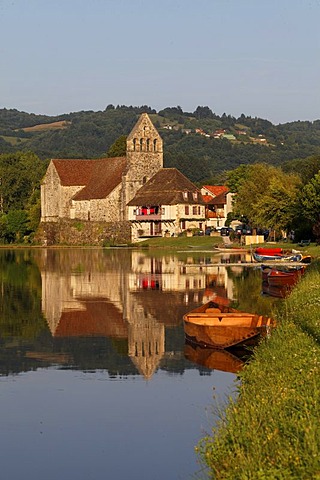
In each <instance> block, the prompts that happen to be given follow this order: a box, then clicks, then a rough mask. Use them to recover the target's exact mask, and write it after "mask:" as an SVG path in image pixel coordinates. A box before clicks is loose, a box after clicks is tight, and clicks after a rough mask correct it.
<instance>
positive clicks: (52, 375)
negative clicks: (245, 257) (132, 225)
mask: <svg viewBox="0 0 320 480" xmlns="http://www.w3.org/2000/svg"><path fill="white" fill-rule="evenodd" d="M241 259H242V258H241V257H240V256H237V257H236V258H235V259H233V260H235V261H236V262H238V261H239V262H240V261H241ZM221 261H222V262H227V261H228V258H227V257H226V256H218V255H217V254H212V253H210V252H203V253H201V252H198V253H197V252H180V253H177V254H167V255H163V254H162V253H161V254H157V255H156V256H155V255H154V256H153V255H152V254H151V253H149V252H147V251H145V252H144V251H135V250H125V249H113V250H112V249H110V250H107V249H106V250H103V249H32V250H31V249H29V250H23V249H21V250H20V249H15V250H9V249H0V284H1V293H0V298H1V306H0V322H1V330H0V342H1V343H0V369H1V370H0V382H1V385H0V412H1V413H0V416H1V434H0V439H1V467H0V468H1V472H2V475H1V476H2V478H3V479H5V480H18V479H19V480H21V479H22V478H26V479H32V480H44V479H45V480H58V479H59V480H102V479H120V480H122V479H123V480H127V479H130V480H135V479H139V480H144V479H152V480H178V479H183V480H186V479H188V478H203V473H201V465H199V463H198V458H197V456H196V454H195V453H194V447H195V445H196V444H197V442H198V441H199V439H200V438H202V437H203V436H204V435H205V433H206V432H209V431H210V428H211V426H212V425H213V422H214V421H215V417H214V412H213V405H214V404H215V402H217V401H218V402H219V403H222V402H225V401H226V400H227V398H228V396H230V395H234V394H235V391H236V373H235V372H236V371H237V370H238V369H240V368H241V365H242V361H243V360H242V359H241V358H239V352H235V353H236V354H237V355H235V356H230V355H227V354H223V353H222V354H219V353H218V354H217V352H214V351H212V352H210V351H205V352H203V351H202V350H199V349H195V348H193V347H191V346H189V345H185V340H184V332H183V323H182V316H183V314H184V313H185V312H187V311H188V310H191V309H192V308H194V307H195V306H198V305H200V304H201V303H203V302H205V301H207V300H209V299H216V300H218V301H219V300H220V301H226V299H229V301H232V302H233V303H234V304H235V305H236V306H237V307H238V308H241V309H242V310H247V311H249V310H251V311H259V313H262V314H265V313H270V312H272V309H273V303H274V302H276V300H272V299H271V298H270V297H266V296H263V295H262V294H261V272H260V271H259V270H258V269H255V268H253V267H246V268H245V267H244V266H243V265H241V263H239V265H236V266H232V265H229V264H228V263H226V264H225V266H221V265H220V266H218V265H217V263H218V262H219V263H220V262H221ZM215 264H216V265H215Z"/></svg>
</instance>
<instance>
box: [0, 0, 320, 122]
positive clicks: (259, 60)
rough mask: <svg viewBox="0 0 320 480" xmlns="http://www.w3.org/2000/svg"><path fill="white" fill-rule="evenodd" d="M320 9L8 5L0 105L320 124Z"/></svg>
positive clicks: (286, 3)
mask: <svg viewBox="0 0 320 480" xmlns="http://www.w3.org/2000/svg"><path fill="white" fill-rule="evenodd" d="M319 24H320V0H238V1H236V0H0V68H1V73H0V108H4V107H5V108H16V109H18V110H23V111H26V112H30V113H31V112H33V113H42V114H47V115H57V114H61V113H69V112H72V111H79V110H94V111H97V110H104V109H105V107H106V106H107V105H108V104H110V103H112V104H113V105H118V104H120V105H134V106H138V105H149V106H150V107H153V108H155V109H156V110H160V109H162V108H165V107H170V106H177V105H180V106H181V108H182V109H183V110H184V111H194V110H195V109H196V107H197V106H198V105H201V106H209V107H210V108H211V109H212V110H213V111H214V112H215V113H217V114H218V115H222V113H224V112H225V113H227V114H230V115H233V116H236V117H237V116H239V115H241V113H244V114H246V115H251V116H253V117H254V116H258V117H261V118H266V119H268V120H270V121H272V122H273V123H275V124H278V123H284V122H289V121H294V120H311V121H312V120H316V119H319V118H320V28H319Z"/></svg>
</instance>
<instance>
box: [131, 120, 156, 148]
mask: <svg viewBox="0 0 320 480" xmlns="http://www.w3.org/2000/svg"><path fill="white" fill-rule="evenodd" d="M143 137H144V138H152V139H154V138H156V139H157V141H158V151H159V145H160V144H161V147H162V139H161V137H160V135H159V133H158V131H157V129H156V128H155V126H154V125H153V123H152V121H151V120H150V117H149V115H148V114H147V113H142V114H141V115H140V117H139V119H138V121H137V123H136V124H135V126H134V127H133V129H132V130H131V132H130V133H129V135H128V137H127V141H129V142H130V141H132V140H133V139H134V138H143Z"/></svg>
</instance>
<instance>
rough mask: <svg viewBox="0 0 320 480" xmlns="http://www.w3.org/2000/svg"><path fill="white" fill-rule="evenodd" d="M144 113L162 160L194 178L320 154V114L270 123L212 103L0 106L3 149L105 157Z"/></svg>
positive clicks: (41, 154)
mask: <svg viewBox="0 0 320 480" xmlns="http://www.w3.org/2000/svg"><path fill="white" fill-rule="evenodd" d="M142 112H147V113H148V114H149V115H150V117H151V119H152V121H153V123H154V125H155V126H156V128H157V129H158V131H159V133H160V135H161V136H162V138H163V140H164V162H165V166H166V167H176V168H178V169H179V170H180V171H182V172H183V173H184V174H185V175H186V176H187V177H188V178H190V179H191V180H192V181H194V182H205V181H209V180H210V181H214V182H215V183H218V182H219V180H220V181H223V176H224V175H223V174H224V172H225V171H226V170H232V169H234V168H236V167H238V166H239V165H240V164H253V163H257V162H259V163H262V162H264V163H268V164H271V165H275V166H285V164H286V163H287V162H288V161H291V160H294V159H304V158H307V157H311V156H319V155H320V120H316V121H314V122H308V121H296V122H291V123H285V124H279V125H273V124H272V123H271V122H269V121H268V120H265V119H261V118H252V117H249V116H245V115H244V114H242V115H241V116H240V117H239V118H234V117H232V116H230V115H226V114H223V115H222V116H219V115H216V114H215V113H213V112H212V110H210V108H209V107H200V106H199V107H197V109H196V110H195V111H194V112H192V113H190V112H183V111H182V109H181V108H180V107H168V108H165V109H163V110H160V111H159V112H157V111H156V110H154V109H152V108H151V107H148V106H145V105H144V106H141V107H132V106H129V107H128V106H123V105H122V106H117V107H114V106H113V105H108V106H107V108H106V109H105V110H104V111H98V112H94V111H81V112H72V113H69V114H63V115H59V116H55V117H53V116H46V115H35V114H29V113H25V112H20V111H18V110H14V109H12V110H9V109H5V108H4V109H0V154H1V153H10V152H15V151H18V150H19V151H21V150H22V151H33V152H34V153H36V154H37V155H38V156H39V157H40V158H42V159H48V158H96V157H97V158H98V157H101V156H106V155H107V152H108V150H109V148H110V147H111V145H113V144H114V142H115V141H116V140H117V139H118V138H119V137H120V136H122V135H127V134H128V133H129V132H130V130H131V129H132V127H133V126H134V124H135V122H136V121H137V118H138V116H139V115H140V114H141V113H142ZM290 163H291V162H290Z"/></svg>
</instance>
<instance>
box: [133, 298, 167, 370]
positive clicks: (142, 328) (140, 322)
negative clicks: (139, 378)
mask: <svg viewBox="0 0 320 480" xmlns="http://www.w3.org/2000/svg"><path fill="white" fill-rule="evenodd" d="M133 309H134V312H133V314H132V315H131V316H130V320H129V328H128V350H129V352H128V353H129V357H130V358H131V360H132V362H133V363H134V364H135V366H136V367H137V369H138V370H139V372H140V373H141V374H142V375H143V376H144V377H145V378H146V379H150V378H151V377H152V375H153V374H154V372H155V371H156V369H157V367H158V365H159V362H160V360H161V358H162V356H163V354H164V324H163V323H159V322H157V320H155V319H154V318H153V317H152V316H150V315H148V316H146V315H145V313H144V311H143V309H142V307H139V306H138V305H137V304H136V305H134V306H133Z"/></svg>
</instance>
